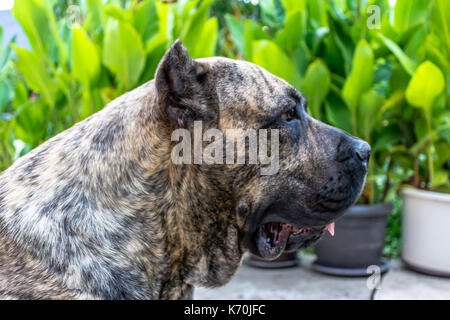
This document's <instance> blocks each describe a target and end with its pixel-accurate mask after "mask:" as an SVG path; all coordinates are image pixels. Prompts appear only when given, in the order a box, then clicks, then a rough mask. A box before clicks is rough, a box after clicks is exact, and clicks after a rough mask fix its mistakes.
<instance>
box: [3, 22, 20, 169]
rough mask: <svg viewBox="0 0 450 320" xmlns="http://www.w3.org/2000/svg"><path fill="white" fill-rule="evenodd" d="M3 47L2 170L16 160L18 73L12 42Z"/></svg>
mask: <svg viewBox="0 0 450 320" xmlns="http://www.w3.org/2000/svg"><path fill="white" fill-rule="evenodd" d="M14 41H15V39H12V40H11V42H10V43H9V44H8V45H7V46H6V48H3V47H1V46H0V140H1V148H0V170H4V169H6V167H7V165H8V164H9V163H11V162H12V161H13V160H14V151H15V150H14V147H13V141H12V140H11V123H12V117H11V115H10V111H11V109H12V101H13V99H14V86H15V83H16V81H17V75H16V73H15V72H14V66H13V62H12V60H11V43H13V42H14ZM2 43H3V29H2V27H1V26H0V44H2Z"/></svg>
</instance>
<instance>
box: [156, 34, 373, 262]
mask: <svg viewBox="0 0 450 320" xmlns="http://www.w3.org/2000/svg"><path fill="white" fill-rule="evenodd" d="M155 79H156V80H155V81H156V88H157V92H158V99H159V101H160V105H162V106H163V107H164V110H165V113H166V115H167V118H170V121H171V122H172V123H173V128H174V129H176V128H185V129H187V130H189V132H193V131H194V127H195V123H194V122H195V121H201V124H202V128H201V130H202V131H201V132H202V133H203V134H204V133H205V132H206V130H208V129H212V128H214V129H215V130H217V131H213V132H215V133H222V134H223V135H224V136H225V137H226V138H227V139H228V137H229V134H227V129H235V130H234V131H229V132H231V136H233V135H234V138H239V137H242V135H244V134H246V132H247V133H248V132H249V130H250V131H254V132H255V133H256V140H254V141H253V142H252V141H250V136H251V134H247V135H246V137H247V143H244V144H243V145H241V149H242V148H243V149H245V151H246V152H247V153H248V152H252V151H253V152H254V151H255V147H256V145H257V146H258V148H256V149H257V150H258V154H257V156H258V157H257V161H256V163H255V162H253V163H250V162H251V160H250V159H251V156H250V155H249V154H247V155H246V158H245V164H239V163H236V162H237V154H236V153H237V152H238V150H239V147H237V148H236V149H233V150H234V152H233V160H234V162H233V161H230V159H228V163H227V159H226V155H227V151H226V150H225V149H226V142H224V145H223V148H222V145H219V148H218V149H215V152H214V157H215V159H216V160H217V159H223V163H217V161H216V162H215V163H214V162H213V163H211V162H209V163H205V162H201V161H200V163H199V162H198V159H197V162H196V163H197V164H196V165H197V166H201V167H202V168H203V169H202V172H203V173H207V175H209V176H210V177H214V179H215V183H216V184H220V187H219V186H218V188H221V189H223V190H226V192H227V193H228V195H229V198H230V199H231V201H230V203H232V204H233V208H232V209H233V210H234V212H235V217H236V224H237V225H238V226H239V229H240V233H241V234H242V236H241V237H240V239H239V241H240V243H239V244H240V245H243V246H244V247H245V248H248V249H249V250H250V251H251V252H252V253H254V254H256V255H258V256H260V257H263V258H266V259H275V258H277V257H278V256H279V255H280V254H281V253H282V252H283V251H285V250H297V249H301V248H305V247H307V246H310V245H311V244H313V243H315V242H316V241H317V240H318V239H319V238H320V237H321V235H322V234H323V233H324V231H326V230H327V229H328V230H329V231H330V232H333V227H334V221H335V219H336V218H338V217H339V216H340V215H342V214H343V213H344V211H345V210H346V209H347V208H348V207H350V206H351V205H352V204H353V203H354V202H355V201H356V200H357V198H358V197H359V195H360V192H361V190H362V187H363V185H364V180H365V176H366V171H367V165H368V160H369V156H370V147H369V145H368V144H367V143H366V142H364V141H362V140H360V139H357V138H355V137H352V136H350V135H348V134H347V133H345V132H343V131H342V130H339V129H337V128H334V127H331V126H328V125H326V124H324V123H322V122H320V121H317V120H315V119H313V118H312V117H311V116H309V115H308V113H307V102H306V99H305V98H304V97H303V95H302V94H301V93H300V92H299V91H297V90H296V89H295V88H294V87H292V86H291V85H289V84H288V83H287V82H285V81H284V80H282V79H280V78H277V77H276V76H274V75H272V74H270V73H269V72H267V71H266V70H264V69H263V68H261V67H258V66H257V65H254V64H251V63H248V62H244V61H235V60H230V59H226V58H205V59H197V60H193V59H191V58H190V57H189V55H188V53H187V51H186V49H185V48H184V47H183V46H182V44H181V42H179V41H177V42H176V43H175V44H174V45H173V46H172V47H171V48H170V49H169V50H168V52H167V53H166V55H165V56H164V58H163V59H162V61H161V62H160V65H159V67H158V70H157V73H156V78H155ZM236 129H241V131H239V130H236ZM261 129H263V131H261ZM264 130H266V131H264ZM200 136H201V135H200ZM206 136H208V137H206ZM206 136H205V135H204V136H203V146H205V145H207V144H208V141H204V140H205V138H206V140H208V139H210V141H212V140H213V139H211V135H206ZM253 137H254V136H253ZM265 137H267V139H266V140H264V138H265ZM249 141H250V142H249ZM194 143H195V142H194ZM265 148H266V149H268V150H270V151H269V152H268V153H270V156H269V158H270V159H271V161H272V162H265V163H264V161H262V160H261V159H262V158H261V157H260V156H261V151H264V149H265ZM203 150H204V151H206V149H203ZM220 150H223V152H221V151H220ZM234 156H236V158H234ZM214 157H213V158H214ZM191 160H192V162H193V163H195V162H194V159H191ZM200 160H201V159H200ZM254 160H255V159H254V158H253V161H254ZM274 162H276V163H274ZM218 181H219V182H218ZM211 201H217V199H212V200H211Z"/></svg>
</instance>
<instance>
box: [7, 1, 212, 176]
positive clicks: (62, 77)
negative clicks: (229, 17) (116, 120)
mask: <svg viewBox="0 0 450 320" xmlns="http://www.w3.org/2000/svg"><path fill="white" fill-rule="evenodd" d="M212 2H213V0H203V1H200V0H193V1H187V0H183V1H177V2H175V3H165V2H161V1H159V0H158V1H157V0H144V1H136V0H127V1H122V0H106V1H102V0H80V1H73V2H72V4H73V5H72V6H68V3H67V2H66V1H61V0H50V1H47V0H16V1H15V5H14V8H13V14H14V16H15V17H16V19H17V20H18V21H19V23H20V24H21V26H22V29H23V30H24V32H25V34H26V36H27V39H28V42H29V43H30V47H31V48H30V49H27V48H19V47H17V46H15V45H14V44H12V45H11V46H9V47H8V49H7V53H8V57H9V52H10V48H11V47H12V48H13V49H14V52H15V54H16V58H15V61H13V62H12V63H10V68H9V69H8V71H5V72H6V73H5V74H6V76H4V77H8V78H11V79H12V78H14V81H10V82H3V81H2V82H1V83H2V87H1V88H0V90H6V91H8V93H9V94H5V95H3V94H2V95H1V97H3V98H4V99H6V100H8V101H0V103H1V104H2V108H3V105H4V104H6V105H9V108H8V109H7V110H6V111H5V112H3V118H5V119H8V121H3V120H2V121H3V122H2V123H1V125H0V132H1V133H2V134H3V136H2V137H3V138H4V139H3V150H2V151H1V152H3V154H1V157H2V158H1V161H2V163H1V165H2V169H4V168H6V167H7V166H9V165H10V164H11V162H12V160H13V157H12V156H11V154H13V155H14V154H17V155H21V154H23V153H24V152H27V151H29V150H30V149H32V148H34V147H35V146H37V145H38V144H40V143H42V142H43V141H45V140H47V139H48V138H50V137H52V136H54V135H55V134H57V133H58V132H60V131H62V130H64V129H66V128H68V127H70V126H71V125H72V124H74V123H75V122H77V121H80V120H82V119H84V118H86V117H88V116H90V115H91V114H92V113H94V112H96V111H98V110H100V109H101V108H102V107H103V106H104V105H105V104H106V103H108V102H109V101H111V100H112V99H114V98H116V97H117V96H119V95H121V94H122V93H124V92H126V91H129V90H131V89H133V88H135V87H137V86H139V85H140V84H142V83H144V82H146V81H149V80H151V79H153V76H154V72H155V70H156V67H157V64H158V62H159V60H160V59H161V57H162V55H163V54H164V52H165V50H166V49H167V48H168V47H169V46H170V44H171V43H173V42H174V41H175V39H177V38H181V39H182V41H183V43H184V45H185V46H186V47H187V48H188V50H189V52H190V54H191V55H192V56H193V57H196V58H198V57H206V56H213V55H214V54H215V51H216V44H217V38H218V21H217V18H216V17H210V16H209V9H210V7H211V4H212ZM199 39H201V41H199ZM1 61H3V59H2V60H1ZM16 74H18V76H15V75H16ZM2 77H3V72H2ZM6 87H7V88H6ZM0 111H1V110H0Z"/></svg>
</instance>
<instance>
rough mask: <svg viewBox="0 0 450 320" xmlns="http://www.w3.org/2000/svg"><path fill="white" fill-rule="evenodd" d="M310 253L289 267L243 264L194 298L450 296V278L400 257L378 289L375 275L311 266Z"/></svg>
mask: <svg viewBox="0 0 450 320" xmlns="http://www.w3.org/2000/svg"><path fill="white" fill-rule="evenodd" d="M314 258H315V257H314V256H313V255H305V256H302V258H301V261H300V265H299V266H297V267H294V268H289V269H275V270H267V269H257V268H252V267H249V266H247V265H245V264H242V266H241V267H240V268H239V269H238V271H237V272H236V275H235V276H234V278H233V279H232V280H231V281H230V282H229V283H228V284H226V285H225V286H223V287H220V288H214V289H208V288H196V289H195V292H194V299H205V300H208V299H217V300H232V299H236V300H239V299H249V300H259V299H268V300H269V299H282V300H285V299H294V300H296V299H300V300H316V299H317V300H323V299H332V300H342V299H357V300H368V299H375V300H377V299H450V279H445V278H438V277H432V276H427V275H422V274H419V273H416V272H413V271H409V270H407V269H405V268H404V267H403V266H402V263H401V262H400V261H399V260H393V261H391V268H390V270H389V271H388V272H387V273H386V274H384V275H383V276H382V279H381V284H380V286H379V289H372V288H373V287H374V282H373V281H372V280H373V279H374V278H373V277H372V278H371V279H368V278H342V277H335V276H328V275H324V274H320V273H317V272H315V271H313V270H311V268H310V265H311V263H312V262H313V261H314Z"/></svg>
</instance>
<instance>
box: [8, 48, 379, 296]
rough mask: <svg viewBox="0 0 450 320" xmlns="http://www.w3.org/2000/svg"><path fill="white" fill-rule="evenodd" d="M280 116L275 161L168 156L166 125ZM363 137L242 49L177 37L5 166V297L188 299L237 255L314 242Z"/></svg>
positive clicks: (348, 189)
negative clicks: (136, 81)
mask: <svg viewBox="0 0 450 320" xmlns="http://www.w3.org/2000/svg"><path fill="white" fill-rule="evenodd" d="M194 120H201V121H203V129H204V130H206V129H208V128H218V129H219V130H225V129H226V128H241V129H249V128H253V129H259V128H269V129H279V141H280V148H279V159H280V163H279V165H280V167H279V171H278V172H277V173H276V174H274V175H265V176H263V175H261V174H260V170H259V169H260V165H229V164H228V165H227V164H223V165H219V164H216V165H207V164H201V165H195V164H192V165H189V164H185V165H175V164H174V163H172V161H171V156H170V155H171V150H172V148H173V147H174V145H175V142H173V141H171V134H172V132H173V131H174V130H175V129H177V128H181V127H182V128H187V129H188V130H191V131H192V127H193V125H192V123H193V121H194ZM369 154H370V148H369V146H368V144H367V143H365V142H363V141H361V140H359V139H356V138H354V137H351V136H349V135H348V134H346V133H345V132H343V131H341V130H338V129H336V128H333V127H330V126H328V125H325V124H323V123H321V122H319V121H317V120H315V119H313V118H311V117H310V116H309V115H308V114H307V111H306V101H305V98H304V97H303V96H302V95H301V94H300V93H299V92H298V91H297V90H295V89H294V88H293V87H292V86H291V85H289V84H288V83H286V82H285V81H283V80H281V79H279V78H277V77H275V76H273V75H272V74H270V73H269V72H267V71H265V70H264V69H262V68H260V67H258V66H256V65H254V64H251V63H248V62H244V61H235V60H230V59H226V58H220V57H215V58H205V59H198V60H193V59H191V58H190V57H189V55H188V53H187V51H186V49H185V48H184V47H183V45H182V44H181V42H180V41H177V42H175V43H174V44H173V45H172V47H171V48H170V49H169V50H168V51H167V52H166V54H165V55H164V57H163V58H162V60H161V62H160V64H159V66H158V69H157V71H156V76H155V79H154V80H152V81H150V82H148V83H146V84H144V85H142V86H140V87H139V88H137V89H135V90H133V91H131V92H129V93H126V94H124V95H122V96H121V97H119V98H117V99H116V100H114V101H113V102H111V103H110V104H109V105H108V106H106V107H105V108H104V109H103V110H102V111H100V112H98V113H96V114H94V115H93V116H91V117H89V118H87V119H85V120H84V121H81V122H80V123H77V124H76V125H74V126H73V127H72V128H70V129H68V130H66V131H64V132H62V133H60V134H58V135H57V136H55V137H54V138H52V139H50V140H48V141H47V142H45V143H43V144H42V145H40V146H39V147H37V148H36V149H34V150H33V151H31V152H30V153H28V154H27V155H26V156H24V157H22V158H20V159H18V160H17V161H16V162H15V163H14V164H13V165H12V166H11V167H10V168H9V169H7V170H6V171H5V172H4V173H3V174H2V175H1V176H0V297H1V298H10V299H86V298H87V299H183V298H190V297H192V292H193V287H194V286H209V287H211V286H218V285H222V284H224V283H226V282H227V281H228V280H229V279H230V278H231V276H232V275H233V273H234V272H235V270H236V269H237V268H238V266H239V264H240V262H241V258H242V255H243V253H244V252H245V251H247V250H250V251H251V252H252V253H254V254H256V255H259V256H262V257H265V258H267V259H274V258H276V257H277V256H278V255H279V254H281V253H282V252H283V251H285V250H297V249H299V248H304V247H306V246H309V245H311V244H313V243H314V242H315V241H316V240H317V239H319V238H320V236H321V235H322V234H323V232H324V230H325V229H326V226H327V225H328V226H329V227H328V228H330V226H331V225H330V223H331V222H332V221H334V220H335V219H336V218H337V217H339V216H340V215H341V214H342V213H343V212H344V211H345V209H347V208H348V207H349V206H350V205H352V204H353V203H354V202H355V200H356V199H357V198H358V196H359V194H360V192H361V189H362V186H363V184H364V180H365V176H366V170H367V162H368V159H369Z"/></svg>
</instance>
